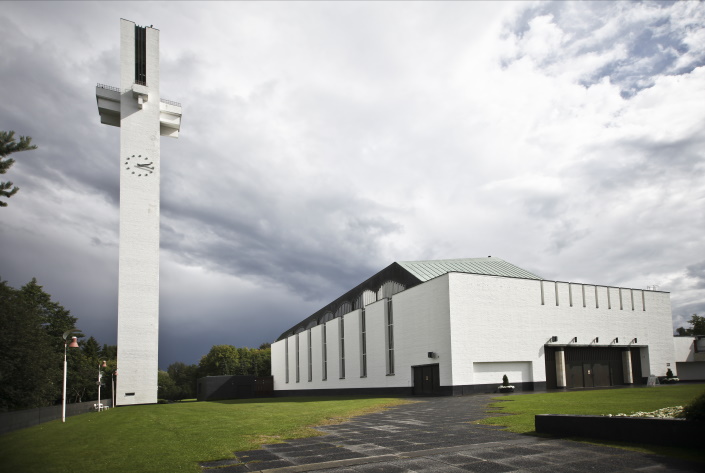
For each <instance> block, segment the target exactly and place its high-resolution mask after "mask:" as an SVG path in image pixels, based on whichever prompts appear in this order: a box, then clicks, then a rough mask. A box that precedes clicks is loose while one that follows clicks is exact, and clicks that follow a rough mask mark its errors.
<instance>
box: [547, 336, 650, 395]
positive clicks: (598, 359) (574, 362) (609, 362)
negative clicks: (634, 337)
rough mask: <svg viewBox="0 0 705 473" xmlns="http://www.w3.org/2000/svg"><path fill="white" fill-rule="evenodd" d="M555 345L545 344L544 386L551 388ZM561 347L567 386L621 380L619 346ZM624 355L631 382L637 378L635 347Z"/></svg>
mask: <svg viewBox="0 0 705 473" xmlns="http://www.w3.org/2000/svg"><path fill="white" fill-rule="evenodd" d="M556 349H557V348H556V347H549V346H547V347H545V356H546V387H547V388H548V389H555V388H556V387H557V380H556V362H555V353H556ZM562 349H563V350H564V351H565V384H566V387H567V388H596V387H606V386H616V385H621V384H625V379H624V359H623V357H622V352H623V350H625V348H623V347H589V346H583V347H569V346H566V347H563V348H562ZM633 350H636V353H631V352H628V353H629V354H628V356H630V357H631V361H632V373H633V379H634V383H635V384H640V382H641V373H640V372H641V363H640V360H639V354H638V350H639V348H632V351H633Z"/></svg>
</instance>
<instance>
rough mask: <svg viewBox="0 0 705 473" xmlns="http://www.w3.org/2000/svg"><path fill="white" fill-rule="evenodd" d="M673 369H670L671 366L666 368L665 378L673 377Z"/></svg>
mask: <svg viewBox="0 0 705 473" xmlns="http://www.w3.org/2000/svg"><path fill="white" fill-rule="evenodd" d="M673 377H674V376H673V371H671V368H668V371H666V378H673Z"/></svg>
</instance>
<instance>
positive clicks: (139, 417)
mask: <svg viewBox="0 0 705 473" xmlns="http://www.w3.org/2000/svg"><path fill="white" fill-rule="evenodd" d="M405 402H407V401H405V400H402V399H397V398H373V397H366V396H334V397H315V398H270V399H256V400H255V399H247V400H237V401H221V402H182V403H175V404H156V405H148V406H130V407H121V408H117V409H109V410H107V411H104V412H93V413H89V414H83V415H79V416H74V417H69V418H67V419H66V423H65V424H62V423H61V421H60V420H59V421H52V422H47V423H46V424H41V425H38V426H35V427H30V428H28V429H23V430H19V431H17V432H11V433H9V434H5V435H2V436H0V467H1V468H0V469H1V470H2V471H21V472H28V473H31V472H46V473H52V472H57V473H58V472H62V473H63V472H72V471H81V472H82V473H93V472H95V473H98V472H101V473H102V472H105V473H115V472H140V473H150V472H154V473H157V472H160V473H161V472H163V473H176V472H192V473H193V472H197V471H200V468H199V467H198V465H197V462H200V461H208V460H220V459H225V458H233V453H232V452H233V451H240V450H249V449H253V448H258V447H259V446H260V445H262V444H265V443H277V442H280V441H283V440H286V439H291V438H297V437H308V436H312V435H317V432H316V431H315V430H314V429H312V428H311V426H315V425H322V424H326V423H335V422H340V421H342V420H345V419H347V418H349V417H351V416H355V415H360V414H366V413H370V412H375V411H379V410H382V409H383V408H384V407H386V406H392V405H397V404H402V403H405Z"/></svg>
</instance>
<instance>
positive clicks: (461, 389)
mask: <svg viewBox="0 0 705 473" xmlns="http://www.w3.org/2000/svg"><path fill="white" fill-rule="evenodd" d="M499 385H500V383H493V384H468V385H463V386H440V387H439V388H438V392H435V393H433V394H431V395H434V396H466V395H470V394H485V393H497V392H499V391H498V390H497V388H498V387H499ZM513 386H514V391H515V392H522V391H545V390H546V383H545V382H535V383H534V382H530V383H516V384H513ZM353 395H375V396H384V395H386V396H413V395H414V390H413V388H411V387H403V388H346V389H343V388H337V389H287V390H281V391H274V396H277V397H279V396H281V397H288V396H353Z"/></svg>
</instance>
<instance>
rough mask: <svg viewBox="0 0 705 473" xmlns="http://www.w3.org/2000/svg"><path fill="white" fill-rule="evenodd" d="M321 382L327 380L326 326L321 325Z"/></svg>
mask: <svg viewBox="0 0 705 473" xmlns="http://www.w3.org/2000/svg"><path fill="white" fill-rule="evenodd" d="M322 336H323V381H325V380H326V379H328V344H327V342H326V324H323V334H322Z"/></svg>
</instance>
